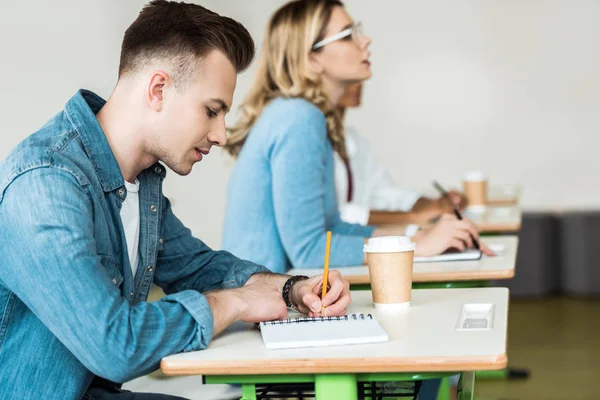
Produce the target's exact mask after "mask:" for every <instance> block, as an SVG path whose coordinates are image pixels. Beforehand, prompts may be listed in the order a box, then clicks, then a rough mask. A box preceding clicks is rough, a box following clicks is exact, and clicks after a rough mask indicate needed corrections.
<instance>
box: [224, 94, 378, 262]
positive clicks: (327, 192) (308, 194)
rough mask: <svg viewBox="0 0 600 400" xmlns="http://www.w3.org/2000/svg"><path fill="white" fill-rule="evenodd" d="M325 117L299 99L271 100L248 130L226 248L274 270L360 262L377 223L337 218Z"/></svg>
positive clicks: (231, 195)
mask: <svg viewBox="0 0 600 400" xmlns="http://www.w3.org/2000/svg"><path fill="white" fill-rule="evenodd" d="M333 166H334V160H333V150H332V146H331V143H330V141H329V140H328V138H327V125H326V121H325V116H324V115H323V113H322V112H321V110H319V109H318V108H317V107H316V106H315V105H313V104H312V103H310V102H308V101H307V100H304V99H300V98H282V97H280V98H277V99H274V100H273V101H271V103H269V104H268V105H267V106H266V107H265V108H264V110H263V111H262V113H261V115H260V117H259V118H258V120H257V121H256V123H255V124H254V126H253V127H252V129H251V131H250V134H249V135H248V137H247V139H246V142H245V143H244V147H243V148H242V151H241V152H240V154H239V156H238V158H237V161H236V163H235V166H234V168H233V172H232V174H231V177H230V179H229V184H228V192H227V209H226V213H225V226H224V229H223V248H224V249H226V250H229V251H231V252H233V253H234V254H236V255H238V256H240V257H242V258H247V259H249V260H251V261H254V262H257V263H259V264H261V265H265V266H266V267H267V268H269V269H271V270H272V271H274V272H285V271H287V270H288V269H290V268H292V267H294V268H323V259H324V256H325V243H326V240H325V237H326V234H327V231H328V230H330V231H332V233H333V235H332V240H331V259H330V262H331V265H333V266H347V265H362V263H363V257H364V255H363V244H364V240H365V238H367V237H370V236H371V234H372V233H373V230H374V227H371V226H362V225H358V224H348V223H345V222H342V220H341V219H340V215H339V211H338V202H337V198H336V193H335V181H334V174H333Z"/></svg>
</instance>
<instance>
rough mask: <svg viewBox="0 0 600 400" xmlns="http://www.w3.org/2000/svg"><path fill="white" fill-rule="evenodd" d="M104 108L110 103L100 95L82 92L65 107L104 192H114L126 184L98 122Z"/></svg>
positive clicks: (81, 90)
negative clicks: (97, 117) (100, 112)
mask: <svg viewBox="0 0 600 400" xmlns="http://www.w3.org/2000/svg"><path fill="white" fill-rule="evenodd" d="M104 104H106V100H104V99H103V98H101V97H100V96H98V95H97V94H95V93H93V92H91V91H89V90H85V89H80V90H79V91H78V92H77V93H76V94H75V95H74V96H73V97H72V98H71V99H70V100H69V102H68V103H67V105H66V106H65V113H66V115H67V118H68V119H69V121H70V122H71V124H72V125H73V128H75V130H76V131H77V133H78V134H79V137H80V138H81V142H82V143H83V147H84V148H85V151H86V153H87V154H88V157H89V159H90V161H91V162H92V165H93V166H94V169H95V170H96V174H98V178H99V180H100V184H101V185H102V189H103V190H104V192H112V191H113V190H115V189H117V188H119V187H121V186H123V185H124V181H123V175H122V174H121V169H120V168H119V164H118V163H117V160H116V159H115V156H114V154H113V152H112V149H111V148H110V145H109V144H108V140H107V139H106V136H105V135H104V131H102V127H101V126H100V123H99V122H98V120H97V119H96V113H98V111H100V109H101V108H102V107H103V106H104Z"/></svg>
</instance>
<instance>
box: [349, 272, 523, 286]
mask: <svg viewBox="0 0 600 400" xmlns="http://www.w3.org/2000/svg"><path fill="white" fill-rule="evenodd" d="M514 276H515V269H514V268H511V269H492V270H487V271H464V272H448V273H439V272H431V273H429V272H427V273H422V274H415V275H413V282H415V283H421V282H458V281H481V280H484V281H485V280H492V279H510V278H513V277H514ZM343 277H344V279H345V280H347V281H348V283H350V284H351V285H366V284H369V283H371V280H370V279H369V275H343Z"/></svg>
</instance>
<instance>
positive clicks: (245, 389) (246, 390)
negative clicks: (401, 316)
mask: <svg viewBox="0 0 600 400" xmlns="http://www.w3.org/2000/svg"><path fill="white" fill-rule="evenodd" d="M240 400H256V386H255V385H254V384H253V383H244V384H243V385H242V398H241V399H240Z"/></svg>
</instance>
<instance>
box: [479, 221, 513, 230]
mask: <svg viewBox="0 0 600 400" xmlns="http://www.w3.org/2000/svg"><path fill="white" fill-rule="evenodd" d="M475 225H476V226H477V227H478V228H479V233H490V232H503V233H504V232H506V233H515V232H519V231H520V230H521V222H520V221H519V222H518V223H506V224H493V223H492V224H488V223H475Z"/></svg>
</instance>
